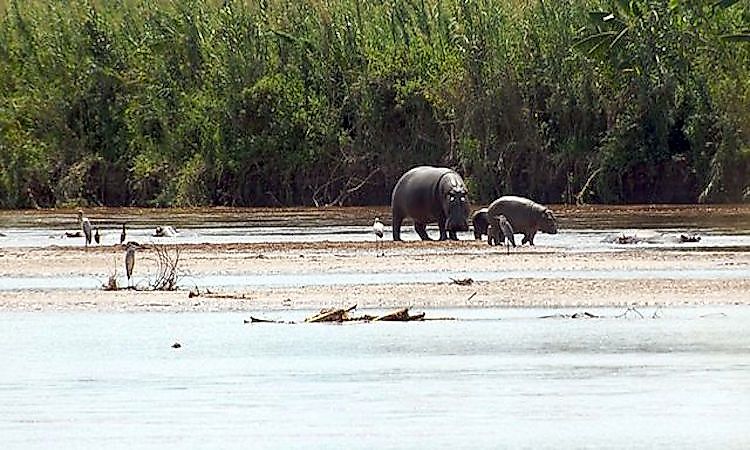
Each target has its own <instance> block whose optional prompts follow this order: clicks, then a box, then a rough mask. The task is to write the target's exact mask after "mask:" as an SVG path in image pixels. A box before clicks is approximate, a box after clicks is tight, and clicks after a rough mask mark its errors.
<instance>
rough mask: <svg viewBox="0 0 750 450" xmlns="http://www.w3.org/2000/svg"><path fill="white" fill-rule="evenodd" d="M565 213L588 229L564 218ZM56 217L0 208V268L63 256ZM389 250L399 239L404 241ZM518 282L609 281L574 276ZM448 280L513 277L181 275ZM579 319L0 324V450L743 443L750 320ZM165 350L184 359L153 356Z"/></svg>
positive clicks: (623, 229)
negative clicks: (38, 252)
mask: <svg viewBox="0 0 750 450" xmlns="http://www.w3.org/2000/svg"><path fill="white" fill-rule="evenodd" d="M94 212H95V214H92V217H96V216H98V217H99V219H97V220H96V221H95V223H97V224H98V225H100V226H101V227H102V231H103V237H104V243H105V244H113V243H115V242H116V241H118V238H119V230H118V224H119V223H120V222H122V221H127V222H128V224H129V239H137V240H141V241H144V242H172V243H186V244H189V243H206V242H207V243H237V242H272V241H275V242H281V241H325V240H330V241H364V240H368V239H372V235H371V234H370V230H369V223H371V217H374V215H375V214H378V215H380V217H386V214H387V211H385V210H382V209H380V210H369V209H350V210H334V211H331V212H323V213H318V212H316V211H307V210H302V211H296V210H295V211H287V212H284V211H281V212H279V211H276V212H270V213H265V214H266V215H263V214H264V213H263V212H260V213H258V214H256V215H254V216H253V217H254V218H253V219H252V220H247V217H248V215H247V214H246V211H235V210H226V211H219V213H217V214H214V215H212V216H210V220H209V219H207V218H206V217H209V216H207V215H206V214H205V213H206V212H205V211H198V212H196V211H189V212H186V213H180V212H177V213H175V212H170V211H159V212H148V213H145V214H141V213H137V212H133V211H132V210H125V211H117V210H111V211H110V210H96V211H94ZM579 212H580V213H581V214H583V216H585V217H584V218H581V217H578V216H576V215H575V214H574V213H576V214H577V213H579ZM749 212H750V209H748V208H746V207H744V209H742V208H740V209H739V212H738V210H737V209H736V208H732V207H727V208H723V209H722V208H718V212H717V210H716V208H704V209H701V210H697V209H695V208H690V207H686V208H683V209H680V210H679V211H678V212H677V213H670V214H656V213H655V212H654V211H651V210H649V209H646V210H637V211H630V210H619V209H614V210H609V209H607V210H602V211H599V210H595V211H594V212H593V213H592V212H591V211H588V212H587V211H568V212H567V214H561V217H562V219H561V232H560V233H559V234H557V235H544V234H540V235H538V236H537V239H536V242H537V245H538V246H539V247H544V246H550V247H556V248H562V249H563V251H568V252H597V251H612V250H617V249H620V248H627V249H631V248H641V249H642V250H643V251H650V250H651V248H656V249H660V250H661V249H669V248H679V249H693V250H696V251H698V250H722V249H725V250H733V251H747V250H746V249H747V248H750V232H748V230H750V220H749V219H750V214H748V213H749ZM587 214H588V215H587ZM612 214H614V216H612ZM69 216H70V213H69V212H67V213H60V212H31V213H27V212H24V213H0V233H2V234H3V235H4V236H0V253H2V252H3V251H5V250H6V249H8V248H11V247H13V248H19V247H20V248H23V247H32V246H33V247H51V246H68V245H71V246H73V245H75V246H80V245H81V242H80V240H78V239H69V238H63V237H61V235H62V233H63V232H64V231H65V230H69V229H73V228H74V224H71V219H70V217H69ZM101 217H107V219H106V220H105V219H101ZM613 217H614V218H613ZM384 220H386V219H384ZM157 224H173V225H175V226H176V227H177V228H178V229H179V230H180V234H179V235H178V236H176V237H174V238H168V239H169V240H165V239H166V238H155V237H153V236H151V234H153V228H154V226H155V225H157ZM434 231H435V230H433V233H434ZM687 231H689V232H697V233H699V234H700V235H701V237H702V239H701V241H700V242H698V243H689V244H680V243H678V242H676V241H675V237H676V236H678V235H679V234H680V233H682V232H687ZM621 234H628V235H636V236H639V237H641V238H643V240H642V241H640V242H639V243H638V244H636V245H635V246H620V245H618V244H616V243H615V242H614V240H616V238H617V236H619V235H621ZM404 236H405V238H406V239H416V236H415V235H414V234H413V231H411V227H407V228H405V235H404ZM462 237H463V238H465V239H469V238H471V236H470V235H469V234H465V235H462ZM738 249H739V250H738ZM467 251H470V250H467ZM636 272H637V273H635V272H633V271H628V272H627V273H624V272H623V273H622V274H619V275H621V276H622V277H629V278H632V277H639V278H643V279H645V278H652V277H656V278H670V279H682V278H696V279H700V278H703V279H705V278H709V279H715V278H722V277H725V278H742V277H746V276H748V273H747V270H746V267H731V266H730V267H721V268H717V269H716V270H700V271H690V270H687V271H681V272H669V271H666V272H669V273H666V272H665V271H661V272H660V271H647V270H646V271H641V272H638V271H636ZM662 272H664V273H662ZM515 275H516V276H522V277H536V276H538V277H550V276H551V277H559V278H596V277H597V276H601V277H606V278H617V277H618V273H606V274H605V273H596V272H593V271H585V272H581V273H578V272H575V271H557V272H555V273H552V274H551V273H548V272H542V271H540V272H539V273H531V272H524V273H518V274H515ZM448 276H453V277H462V276H470V277H472V278H474V279H476V280H484V279H487V280H492V279H497V278H498V277H500V278H505V277H512V276H514V274H513V273H510V272H502V273H495V272H481V273H479V272H477V273H467V274H464V273H453V272H434V273H416V274H413V273H397V272H384V273H375V274H365V275H362V274H358V275H356V274H345V273H343V274H342V273H335V274H320V273H309V274H307V273H306V274H297V275H295V276H293V277H291V278H290V276H289V275H284V274H271V275H262V276H260V275H259V276H256V277H255V278H253V276H252V274H244V275H242V276H237V277H234V276H220V275H215V276H214V275H210V276H207V277H205V279H202V280H199V282H200V283H201V285H203V286H206V285H210V286H240V285H241V286H253V287H255V288H263V287H267V286H280V285H289V284H295V285H322V284H331V285H334V284H342V283H343V284H346V283H362V282H369V283H398V282H414V280H415V279H417V280H422V281H423V280H432V278H434V279H435V280H434V281H445V279H446V277H448ZM284 277H287V278H284ZM363 277H364V278H363ZM399 277H400V278H399ZM410 277H413V278H410ZM430 277H432V278H430ZM681 277H682V278H681ZM188 281H190V282H195V280H188ZM89 282H90V283H93V284H92V285H91V286H90V287H91V288H92V289H96V288H98V286H99V283H100V282H101V281H100V280H93V279H71V278H60V279H58V278H53V277H28V278H25V277H17V278H10V277H3V278H0V290H8V289H10V290H21V291H23V290H24V289H29V288H30V287H32V286H33V287H34V288H36V289H39V288H43V289H68V288H78V289H80V288H82V287H89V286H88V285H87V284H86V283H89ZM45 283H46V284H45ZM71 295H76V294H73V293H72V294H71ZM587 311H588V312H591V313H594V314H596V315H599V316H605V317H603V318H598V319H585V320H582V319H565V318H541V317H542V316H547V315H554V314H559V313H563V314H571V313H573V312H576V311H572V310H541V309H451V310H427V311H425V312H426V313H427V316H428V317H453V318H457V319H459V320H449V321H427V322H420V323H372V324H364V323H359V324H346V325H324V324H299V323H298V324H284V325H281V324H263V325H258V324H254V325H246V324H243V319H245V318H247V317H248V316H249V315H250V314H253V315H255V316H264V317H266V318H270V319H275V320H283V321H296V322H299V320H300V319H302V318H303V317H305V316H307V315H309V314H311V313H312V311H263V312H253V311H247V312H246V313H244V314H238V313H171V314H165V313H119V314H118V313H85V312H74V313H60V312H35V313H31V312H5V313H3V314H2V315H0V355H2V356H3V365H2V370H0V448H1V449H29V448H31V449H34V448H39V449H47V448H58V449H79V448H109V449H112V448H127V449H152V448H154V449H156V448H158V449H163V448H238V447H247V448H284V449H286V448H378V449H382V448H386V449H387V448H399V449H402V448H406V449H411V448H414V449H417V448H418V449H422V448H430V449H433V448H445V449H454V448H519V447H520V448H554V449H557V448H584V447H585V448H643V447H650V448H721V449H727V448H738V449H739V448H748V447H749V446H750V428H749V427H748V426H747V424H748V423H750V326H749V325H748V324H749V323H750V307H747V306H722V307H700V308H668V309H664V310H658V311H655V310H653V309H650V310H642V311H637V312H636V311H631V312H629V313H627V314H626V315H625V316H623V317H616V316H618V315H621V314H622V313H623V311H622V310H607V309H588V310H587ZM359 312H360V313H377V312H378V311H359ZM176 341H177V342H180V343H181V344H182V347H181V348H179V349H173V348H172V347H171V345H172V343H174V342H176Z"/></svg>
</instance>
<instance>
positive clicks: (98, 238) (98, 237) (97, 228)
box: [94, 227, 101, 244]
mask: <svg viewBox="0 0 750 450" xmlns="http://www.w3.org/2000/svg"><path fill="white" fill-rule="evenodd" d="M100 241H101V236H100V235H99V227H96V230H94V242H96V243H97V244H98V243H99V242H100Z"/></svg>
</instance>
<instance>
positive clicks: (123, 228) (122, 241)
mask: <svg viewBox="0 0 750 450" xmlns="http://www.w3.org/2000/svg"><path fill="white" fill-rule="evenodd" d="M124 243H125V224H122V233H120V244H124Z"/></svg>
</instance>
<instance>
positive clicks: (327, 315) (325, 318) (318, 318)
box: [305, 305, 357, 323]
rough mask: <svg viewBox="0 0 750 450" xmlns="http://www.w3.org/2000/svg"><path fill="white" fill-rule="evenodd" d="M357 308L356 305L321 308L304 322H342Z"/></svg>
mask: <svg viewBox="0 0 750 450" xmlns="http://www.w3.org/2000/svg"><path fill="white" fill-rule="evenodd" d="M355 309H357V305H353V306H350V307H349V308H346V309H343V308H325V309H321V310H320V312H319V313H318V314H316V315H314V316H312V317H308V318H307V319H305V323H318V322H343V321H345V320H350V319H349V313H350V312H352V311H354V310H355Z"/></svg>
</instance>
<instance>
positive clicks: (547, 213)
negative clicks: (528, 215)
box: [539, 209, 557, 234]
mask: <svg viewBox="0 0 750 450" xmlns="http://www.w3.org/2000/svg"><path fill="white" fill-rule="evenodd" d="M539 229H540V230H542V231H543V232H545V233H549V234H557V219H555V215H554V214H553V213H552V210H551V209H545V210H544V212H543V213H542V218H541V220H540V221H539Z"/></svg>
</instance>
